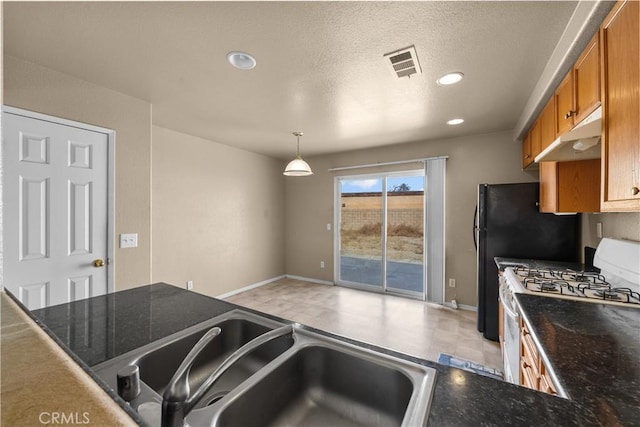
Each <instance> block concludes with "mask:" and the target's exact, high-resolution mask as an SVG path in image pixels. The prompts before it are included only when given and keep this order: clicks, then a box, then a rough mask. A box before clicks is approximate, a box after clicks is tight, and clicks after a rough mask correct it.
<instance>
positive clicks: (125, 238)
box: [120, 233, 138, 248]
mask: <svg viewBox="0 0 640 427" xmlns="http://www.w3.org/2000/svg"><path fill="white" fill-rule="evenodd" d="M120 247H121V248H137V247H138V233H131V234H121V235H120Z"/></svg>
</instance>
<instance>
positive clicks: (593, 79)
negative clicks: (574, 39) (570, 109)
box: [573, 33, 600, 125]
mask: <svg viewBox="0 0 640 427" xmlns="http://www.w3.org/2000/svg"><path fill="white" fill-rule="evenodd" d="M599 40H600V39H599V33H596V34H595V35H594V36H593V38H592V39H591V41H590V42H589V44H588V45H587V47H586V48H585V50H584V51H583V52H582V54H581V55H580V57H579V58H578V60H577V61H576V65H574V67H573V86H574V94H575V99H574V105H575V117H574V118H573V121H574V125H577V124H578V123H580V122H581V121H582V120H584V119H585V118H586V117H587V116H588V115H589V114H591V113H592V112H593V110H595V109H596V108H598V106H599V105H600V41H599Z"/></svg>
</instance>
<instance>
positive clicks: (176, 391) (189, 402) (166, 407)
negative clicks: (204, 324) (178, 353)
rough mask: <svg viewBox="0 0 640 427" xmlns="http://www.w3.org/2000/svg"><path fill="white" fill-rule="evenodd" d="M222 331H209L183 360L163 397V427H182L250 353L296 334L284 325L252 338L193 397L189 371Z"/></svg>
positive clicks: (214, 372) (291, 327) (218, 329)
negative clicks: (213, 390) (220, 381)
mask: <svg viewBox="0 0 640 427" xmlns="http://www.w3.org/2000/svg"><path fill="white" fill-rule="evenodd" d="M221 332H222V330H221V329H220V328H218V327H215V328H212V329H210V330H209V331H208V332H207V333H206V334H204V335H203V336H202V338H200V340H199V341H198V342H197V343H196V345H194V346H193V348H192V349H191V351H189V354H187V356H186V357H185V358H184V360H183V361H182V363H181V364H180V367H179V368H178V370H177V371H176V373H175V374H174V375H173V378H171V381H169V384H168V385H167V388H166V389H165V391H164V395H163V396H162V427H183V425H184V418H185V417H186V416H187V415H188V414H189V412H191V410H192V409H193V407H194V406H195V404H196V403H198V401H199V400H200V399H202V397H203V396H204V395H205V394H206V393H207V391H208V390H209V389H210V388H211V387H212V386H213V385H214V384H215V382H216V381H218V379H219V378H220V377H221V376H222V374H224V373H225V372H226V371H227V369H229V368H230V367H231V366H233V364H234V363H235V362H237V361H238V360H239V359H241V358H242V357H244V356H246V355H247V354H248V353H250V352H252V351H253V350H255V349H256V348H258V347H260V346H261V345H262V344H264V343H266V342H269V341H271V340H273V339H275V338H278V337H281V336H285V335H288V334H291V333H293V325H285V326H282V327H280V328H278V329H274V330H272V331H269V332H266V333H264V334H262V335H259V336H257V337H256V338H254V339H252V340H251V341H249V342H248V343H246V344H245V345H243V346H242V347H240V348H238V349H237V350H236V351H234V352H233V353H231V355H229V357H227V358H226V359H225V360H224V361H223V362H222V363H221V364H220V366H218V367H217V368H216V370H215V371H213V373H212V374H211V375H210V376H209V377H208V378H207V379H206V380H205V381H204V382H203V383H202V385H201V386H200V387H199V388H198V389H197V390H196V391H195V392H194V393H193V394H192V395H191V396H190V395H189V394H190V390H189V372H190V371H191V368H192V366H193V363H194V362H195V360H196V357H198V355H199V354H200V352H201V351H202V350H203V349H204V348H205V347H206V346H207V344H209V343H210V342H211V341H212V340H213V339H214V338H215V337H217V336H218V335H219V334H220V333H221Z"/></svg>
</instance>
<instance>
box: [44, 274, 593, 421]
mask: <svg viewBox="0 0 640 427" xmlns="http://www.w3.org/2000/svg"><path fill="white" fill-rule="evenodd" d="M236 308H242V309H243V310H247V311H253V310H250V309H247V308H244V307H238V306H236V305H234V304H229V303H226V302H224V301H220V300H216V299H214V298H210V297H207V296H204V295H200V294H197V293H194V292H189V291H186V290H183V289H180V288H177V287H173V286H170V285H167V284H162V283H160V284H154V285H148V286H143V287H140V288H136V289H132V290H127V291H121V292H116V293H114V294H110V295H105V296H100V297H95V298H91V299H88V300H83V301H76V302H73V303H70V304H63V305H59V306H54V307H49V308H46V309H42V310H37V311H34V312H33V313H32V316H33V317H34V318H35V319H36V321H37V322H38V323H39V324H40V325H41V326H42V327H43V329H44V330H45V331H47V333H49V334H50V335H52V336H53V337H54V339H56V341H57V342H58V343H59V344H60V345H61V346H62V347H63V348H64V349H65V350H66V351H67V352H69V353H70V354H71V356H72V357H73V358H74V359H75V360H76V361H77V362H78V363H79V364H80V365H81V366H82V367H83V368H84V369H85V370H87V372H89V373H90V375H92V377H93V378H94V379H95V380H96V381H97V382H98V383H99V384H100V385H101V386H102V387H103V388H105V389H106V390H107V391H109V394H110V395H111V396H112V397H113V398H114V399H115V400H116V401H117V402H118V403H120V404H121V405H122V406H123V407H125V408H126V406H127V405H126V404H125V403H124V401H122V400H121V399H120V398H119V397H118V396H117V395H116V394H115V393H114V392H113V391H110V390H109V389H108V387H107V386H106V384H104V382H103V381H102V380H101V379H99V378H98V377H97V376H96V375H95V374H93V372H92V371H91V369H90V368H89V366H92V365H95V364H97V363H100V362H102V361H104V360H107V359H110V358H113V357H115V356H118V355H120V354H123V353H126V352H128V351H130V350H132V349H134V348H137V347H140V346H142V345H145V344H148V343H150V342H152V341H155V340H157V339H159V338H162V337H165V336H168V335H170V334H172V333H174V332H177V331H179V330H182V329H184V328H186V327H188V326H191V325H194V324H197V323H199V322H202V321H204V320H207V319H210V318H212V317H215V316H217V315H219V314H222V313H224V312H227V311H229V310H232V309H236ZM261 314H262V313H261ZM268 317H271V318H274V317H273V316H268ZM275 319H277V318H275ZM317 332H320V333H323V334H325V335H329V336H333V337H336V336H335V335H332V334H329V333H326V332H323V331H317ZM337 338H338V339H342V340H344V341H348V342H351V343H355V344H358V345H361V346H363V347H367V348H371V349H374V350H377V351H381V352H383V353H387V354H391V355H394V356H396V357H401V358H404V359H407V360H411V361H413V362H416V363H420V364H422V365H425V366H429V367H432V368H434V369H436V371H437V375H436V384H435V391H434V396H433V400H432V403H431V412H430V415H429V421H428V423H429V425H430V426H478V425H486V426H508V425H513V426H522V425H527V426H548V425H555V426H564V425H602V423H601V422H599V421H598V418H596V417H595V416H594V414H593V412H591V411H590V410H589V409H588V407H586V406H585V405H584V404H583V403H582V402H581V401H571V400H567V399H562V398H558V397H554V396H550V395H547V394H544V393H540V392H536V391H532V390H528V389H525V388H522V387H518V386H515V385H512V384H508V383H504V382H502V381H498V380H494V379H491V378H488V377H483V376H480V375H477V374H474V373H471V372H466V371H462V370H459V369H456V368H451V367H448V366H444V365H440V364H438V363H436V362H432V361H428V360H422V359H417V358H414V357H411V356H407V355H404V354H400V353H397V352H394V351H390V350H386V349H382V348H379V347H375V346H371V345H368V344H364V343H361V342H357V341H353V340H350V339H347V338H344V337H337ZM128 412H132V411H131V410H130V409H128ZM134 416H135V414H134ZM135 419H136V420H138V421H139V422H140V420H139V418H138V417H135Z"/></svg>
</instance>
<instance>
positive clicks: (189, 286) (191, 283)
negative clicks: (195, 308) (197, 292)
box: [187, 280, 193, 291]
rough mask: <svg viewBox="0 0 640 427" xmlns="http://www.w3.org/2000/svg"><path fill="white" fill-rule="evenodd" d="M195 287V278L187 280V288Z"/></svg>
mask: <svg viewBox="0 0 640 427" xmlns="http://www.w3.org/2000/svg"><path fill="white" fill-rule="evenodd" d="M192 289H193V280H188V281H187V290H188V291H190V290H192Z"/></svg>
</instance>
